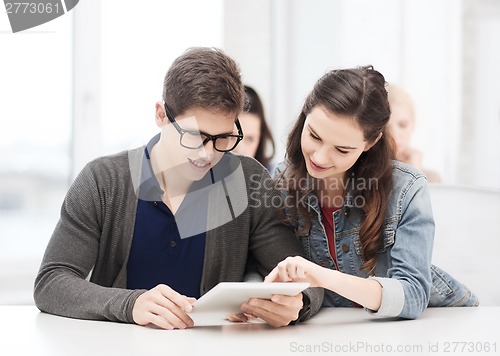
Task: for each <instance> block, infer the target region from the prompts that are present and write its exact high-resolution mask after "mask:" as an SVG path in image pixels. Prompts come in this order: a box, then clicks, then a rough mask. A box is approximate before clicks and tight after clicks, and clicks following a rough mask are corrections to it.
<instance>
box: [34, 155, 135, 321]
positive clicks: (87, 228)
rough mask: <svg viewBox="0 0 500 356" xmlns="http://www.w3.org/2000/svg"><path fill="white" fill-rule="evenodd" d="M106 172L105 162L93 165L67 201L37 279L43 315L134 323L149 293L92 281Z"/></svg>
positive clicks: (37, 296)
mask: <svg viewBox="0 0 500 356" xmlns="http://www.w3.org/2000/svg"><path fill="white" fill-rule="evenodd" d="M101 168H102V167H101V166H100V165H99V161H94V162H91V163H89V164H88V165H87V166H86V167H85V168H84V169H83V170H82V172H81V173H80V174H79V175H78V177H77V178H76V179H75V181H74V183H73V184H72V186H71V187H70V189H69V191H68V193H67V195H66V197H65V200H64V202H63V205H62V208H61V214H60V219H59V221H58V223H57V225H56V227H55V230H54V232H53V235H52V237H51V239H50V241H49V243H48V246H47V248H46V251H45V254H44V257H43V260H42V263H41V266H40V270H39V272H38V275H37V277H36V280H35V286H34V299H35V304H36V306H37V307H38V308H39V309H40V310H41V311H43V312H47V313H51V314H56V315H61V316H66V317H72V318H80V319H93V320H111V321H121V322H133V319H132V307H133V304H134V303H135V300H136V299H137V297H138V296H139V295H140V294H142V293H143V292H144V291H141V290H136V291H132V290H126V289H122V288H115V287H112V286H101V285H98V284H96V283H92V282H90V281H89V280H88V279H87V278H88V276H89V274H90V273H91V271H92V269H93V268H94V267H95V264H96V261H97V258H98V254H99V253H100V252H99V248H100V242H101V228H102V224H103V217H102V215H103V204H106V200H105V198H104V196H103V192H104V190H103V188H102V187H100V186H98V183H97V178H96V176H97V174H95V172H96V171H98V170H99V169H101ZM110 254H111V253H110Z"/></svg>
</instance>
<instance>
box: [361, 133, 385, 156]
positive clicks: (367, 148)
mask: <svg viewBox="0 0 500 356" xmlns="http://www.w3.org/2000/svg"><path fill="white" fill-rule="evenodd" d="M381 138H382V132H381V133H379V134H378V136H377V138H376V139H375V141H373V142H372V143H367V144H366V147H365V149H364V150H363V152H366V151H369V150H370V148H372V147H373V146H375V144H376V143H377V142H378V140H380V139H381Z"/></svg>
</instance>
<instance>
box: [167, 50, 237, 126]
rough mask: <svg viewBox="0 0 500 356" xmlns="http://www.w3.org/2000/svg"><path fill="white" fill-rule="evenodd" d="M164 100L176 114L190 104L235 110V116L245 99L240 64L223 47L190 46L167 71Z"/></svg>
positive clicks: (230, 111) (224, 112)
mask: <svg viewBox="0 0 500 356" xmlns="http://www.w3.org/2000/svg"><path fill="white" fill-rule="evenodd" d="M163 100H164V101H165V102H166V103H167V105H168V107H169V109H170V110H171V111H172V115H174V116H175V115H180V114H182V113H184V112H185V111H186V110H189V109H191V108H204V109H209V110H213V111H215V112H220V113H221V114H231V113H234V115H235V118H236V117H237V115H238V114H239V113H240V112H241V111H242V110H243V107H244V102H245V94H244V87H243V83H242V80H241V73H240V68H239V66H238V64H237V63H236V62H235V61H234V60H233V59H232V58H230V57H229V56H228V55H226V54H225V53H224V52H223V51H222V50H220V49H217V48H206V47H194V48H189V49H188V50H187V51H186V52H184V53H183V54H182V55H181V56H179V57H178V58H177V59H176V60H174V62H173V63H172V65H171V66H170V68H169V70H168V72H167V74H166V75H165V81H164V83H163Z"/></svg>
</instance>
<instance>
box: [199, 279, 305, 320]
mask: <svg viewBox="0 0 500 356" xmlns="http://www.w3.org/2000/svg"><path fill="white" fill-rule="evenodd" d="M307 287H309V283H307V282H272V283H263V282H262V283H256V282H221V283H219V284H217V285H216V286H215V287H214V288H212V289H211V290H209V291H208V292H207V293H205V294H204V295H203V296H201V297H200V298H199V299H198V300H197V301H195V302H194V304H193V311H192V312H191V314H192V313H195V314H196V313H203V312H210V313H213V312H217V313H241V309H240V305H241V304H242V303H244V302H246V301H248V300H249V299H250V298H259V299H271V297H272V295H273V294H281V295H289V296H294V295H297V294H299V293H300V292H302V291H303V290H304V289H306V288H307Z"/></svg>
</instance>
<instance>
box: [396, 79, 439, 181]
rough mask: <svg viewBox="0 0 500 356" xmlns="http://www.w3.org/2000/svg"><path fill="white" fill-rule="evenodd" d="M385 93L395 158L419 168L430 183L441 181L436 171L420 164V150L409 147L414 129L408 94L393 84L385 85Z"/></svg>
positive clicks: (411, 106)
mask: <svg viewBox="0 0 500 356" xmlns="http://www.w3.org/2000/svg"><path fill="white" fill-rule="evenodd" d="M387 93H388V98H389V105H390V107H391V118H390V120H389V129H390V130H391V133H392V136H393V138H394V141H395V142H396V159H397V160H399V161H401V162H404V163H407V164H409V165H410V166H413V167H415V168H417V169H419V170H420V171H421V172H422V173H424V174H425V175H426V176H427V179H428V181H429V182H430V183H439V182H441V178H440V177H439V174H438V173H436V172H434V171H431V170H428V169H425V168H424V167H423V166H422V159H423V157H422V152H421V151H419V150H417V149H415V148H414V147H411V136H412V134H413V131H414V130H415V106H414V104H413V100H412V99H411V97H410V95H409V94H408V92H407V91H406V90H404V89H403V88H402V87H400V86H398V85H395V84H389V85H388V86H387Z"/></svg>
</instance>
